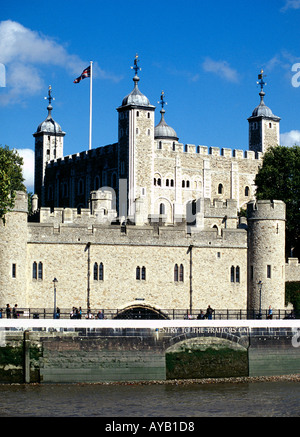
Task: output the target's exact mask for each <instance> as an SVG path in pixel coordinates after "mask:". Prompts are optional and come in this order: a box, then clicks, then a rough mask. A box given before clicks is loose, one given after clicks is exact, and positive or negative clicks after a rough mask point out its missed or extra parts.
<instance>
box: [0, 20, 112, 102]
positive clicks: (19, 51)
mask: <svg viewBox="0 0 300 437" xmlns="http://www.w3.org/2000/svg"><path fill="white" fill-rule="evenodd" d="M0 63H2V64H3V65H4V66H5V69H6V90H5V92H3V93H2V96H1V97H0V104H2V105H5V104H8V103H16V102H19V101H22V99H23V98H24V97H26V96H27V95H33V94H36V93H38V92H41V90H42V89H43V88H45V85H44V83H43V79H42V68H43V67H45V66H52V67H61V68H64V69H65V70H67V72H68V74H70V75H72V76H73V78H74V79H75V78H76V77H78V76H79V75H80V74H81V72H82V71H83V69H84V68H86V67H87V66H88V64H89V62H88V61H84V60H82V59H81V58H80V57H79V56H77V55H73V54H70V53H68V51H67V50H66V48H65V47H64V46H63V45H62V44H59V43H58V42H56V41H55V40H54V38H51V37H49V36H45V35H43V34H41V33H39V32H36V31H34V30H31V29H28V28H26V27H24V26H23V25H22V24H20V23H17V22H15V21H12V20H6V21H1V22H0ZM94 67H95V69H94V70H93V71H94V72H95V77H99V78H101V79H109V80H112V81H118V80H120V78H119V77H117V76H115V75H113V74H110V73H108V72H106V71H104V70H103V69H101V68H100V67H99V66H98V65H97V63H95V64H94Z"/></svg>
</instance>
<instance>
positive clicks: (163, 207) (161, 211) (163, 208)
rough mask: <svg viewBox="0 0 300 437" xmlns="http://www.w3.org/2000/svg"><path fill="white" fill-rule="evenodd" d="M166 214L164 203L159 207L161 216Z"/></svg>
mask: <svg viewBox="0 0 300 437" xmlns="http://www.w3.org/2000/svg"><path fill="white" fill-rule="evenodd" d="M165 213H166V207H165V204H164V203H161V204H160V205H159V214H165Z"/></svg>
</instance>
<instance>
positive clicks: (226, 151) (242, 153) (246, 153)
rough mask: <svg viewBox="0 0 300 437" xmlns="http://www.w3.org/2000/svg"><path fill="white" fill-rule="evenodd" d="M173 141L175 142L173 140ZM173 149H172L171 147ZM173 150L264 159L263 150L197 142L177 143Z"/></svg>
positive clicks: (205, 154)
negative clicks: (205, 144)
mask: <svg viewBox="0 0 300 437" xmlns="http://www.w3.org/2000/svg"><path fill="white" fill-rule="evenodd" d="M159 141H160V140H156V142H159ZM170 142H172V141H169V142H168V143H167V142H163V143H162V147H161V148H158V149H157V150H158V152H159V151H161V150H166V148H167V147H168V148H169V147H170ZM172 143H173V142H172ZM170 150H171V149H170ZM172 151H173V152H174V151H175V152H179V153H184V154H196V155H201V156H214V157H221V158H236V159H247V160H258V161H260V160H261V159H262V155H263V154H262V153H261V152H257V153H255V152H253V151H250V150H241V149H230V148H225V147H221V148H220V147H208V146H202V145H198V146H197V145H195V144H183V143H176V144H175V150H174V149H173V144H172Z"/></svg>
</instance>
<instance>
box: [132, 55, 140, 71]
mask: <svg viewBox="0 0 300 437" xmlns="http://www.w3.org/2000/svg"><path fill="white" fill-rule="evenodd" d="M138 62H140V60H139V57H138V54H136V55H135V58H134V67H131V68H132V69H133V70H134V71H135V75H136V76H137V74H138V71H139V70H141V68H140V67H139V66H138Z"/></svg>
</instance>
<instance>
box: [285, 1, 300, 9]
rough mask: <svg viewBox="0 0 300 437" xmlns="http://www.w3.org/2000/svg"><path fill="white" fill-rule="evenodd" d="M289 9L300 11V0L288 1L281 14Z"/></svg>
mask: <svg viewBox="0 0 300 437" xmlns="http://www.w3.org/2000/svg"><path fill="white" fill-rule="evenodd" d="M288 9H300V0H286V2H285V5H284V6H283V7H282V8H281V12H285V11H287V10H288Z"/></svg>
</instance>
